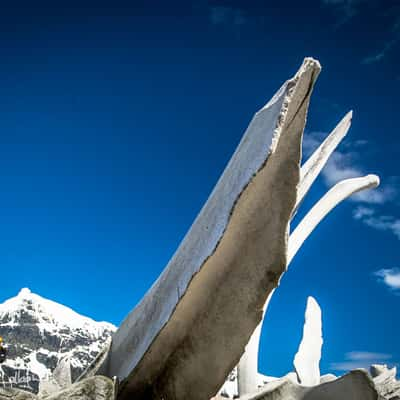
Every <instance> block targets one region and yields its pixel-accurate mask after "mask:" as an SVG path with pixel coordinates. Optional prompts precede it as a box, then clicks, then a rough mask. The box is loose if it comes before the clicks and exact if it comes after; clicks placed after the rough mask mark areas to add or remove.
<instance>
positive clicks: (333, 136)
mask: <svg viewBox="0 0 400 400" xmlns="http://www.w3.org/2000/svg"><path fill="white" fill-rule="evenodd" d="M352 117H353V112H352V111H350V112H348V113H347V114H346V115H345V116H344V118H343V119H342V120H341V121H340V122H339V124H338V125H337V126H336V127H335V129H334V130H333V131H332V132H331V133H330V134H329V135H328V136H327V137H326V139H325V140H324V141H323V142H322V143H321V145H320V146H319V147H318V148H317V150H315V151H314V153H313V154H312V155H311V156H310V157H309V158H308V159H307V161H306V162H305V163H304V164H303V165H302V167H301V170H300V183H299V186H298V188H297V201H296V206H295V210H294V213H295V212H296V211H297V209H298V208H299V206H300V204H301V203H302V201H303V200H304V197H305V196H306V195H307V193H308V191H309V189H310V188H311V186H312V184H313V183H314V181H315V180H316V178H317V177H318V176H319V174H320V172H321V171H322V169H323V167H324V166H325V164H326V162H327V161H328V160H329V157H330V156H331V154H332V153H333V152H334V151H335V149H336V147H337V146H338V145H339V144H340V142H341V141H342V140H343V138H344V137H345V136H346V134H347V132H348V130H349V129H350V126H351V119H352ZM378 185H379V177H378V176H376V175H371V174H370V175H367V176H365V177H362V178H352V179H345V180H342V181H341V182H339V183H337V184H336V185H335V186H334V187H333V188H331V189H330V190H329V191H328V192H327V193H326V194H325V195H324V196H323V197H322V198H321V199H320V200H319V201H318V202H317V203H316V204H315V205H314V206H313V207H312V209H311V210H310V211H309V212H308V213H307V214H306V216H305V217H304V218H303V219H302V220H301V222H300V223H299V224H298V225H297V227H296V229H295V230H294V231H293V233H291V234H290V236H289V243H288V258H287V262H288V266H289V264H290V262H291V261H292V260H293V258H294V256H295V255H296V253H297V252H298V250H299V249H300V247H301V245H302V244H303V243H304V242H305V240H306V239H307V238H308V237H309V235H310V234H311V233H312V231H313V230H314V229H315V228H316V227H317V225H318V224H319V223H320V222H321V221H322V219H323V218H325V216H326V215H327V214H328V213H329V212H330V211H332V210H333V209H334V208H335V207H336V206H337V205H338V204H339V203H340V202H342V201H343V200H345V199H347V198H348V197H350V196H351V195H353V194H354V193H357V192H360V191H362V190H366V189H372V188H375V187H377V186H378ZM273 293H274V290H273V291H272V292H271V293H270V294H269V296H268V299H267V301H266V303H265V304H264V309H263V313H264V316H263V320H262V321H261V322H260V324H259V325H258V326H257V328H256V329H255V330H254V333H253V335H252V337H251V338H250V340H249V343H248V344H247V346H246V350H245V352H244V354H243V355H242V357H241V359H240V362H239V364H238V366H237V376H238V394H239V395H240V396H242V395H244V394H249V393H253V392H254V391H255V390H257V387H258V386H259V385H260V374H259V372H258V354H259V345H260V336H261V329H262V324H263V321H264V317H265V313H266V311H267V308H268V304H269V301H270V299H271V297H272V295H273Z"/></svg>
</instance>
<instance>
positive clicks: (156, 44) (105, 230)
mask: <svg viewBox="0 0 400 400" xmlns="http://www.w3.org/2000/svg"><path fill="white" fill-rule="evenodd" d="M146 3H149V2H119V1H116V2H113V5H112V6H111V5H110V2H102V1H97V2H96V3H95V5H92V4H89V3H85V2H80V3H79V5H75V4H74V2H68V3H64V4H67V5H65V6H60V5H58V6H57V8H54V7H55V6H54V3H53V4H52V5H50V4H45V3H40V2H35V4H33V3H31V5H26V4H24V3H22V2H17V3H14V5H12V6H11V5H3V6H2V11H1V13H0V14H1V15H0V50H1V54H2V62H1V63H0V77H1V91H0V140H1V142H0V185H1V188H2V193H1V196H0V213H1V221H2V223H1V225H0V265H1V266H2V272H3V273H2V275H3V285H2V291H1V297H2V298H1V299H0V301H3V300H5V299H6V298H9V297H11V296H14V295H16V293H17V292H18V291H19V289H20V288H21V287H24V286H28V287H30V288H31V290H32V291H34V292H36V293H38V294H40V295H42V296H44V297H48V298H51V299H53V300H56V301H58V302H61V303H63V304H66V305H68V306H70V307H72V308H74V309H75V310H77V311H78V312H80V313H83V314H85V315H89V316H91V317H93V318H95V319H98V320H108V321H110V322H113V323H115V324H117V325H118V324H119V323H120V322H121V320H122V319H123V318H124V316H125V315H126V314H127V313H128V311H129V310H130V309H131V308H132V307H133V306H134V305H135V304H136V303H137V302H138V301H139V300H140V298H141V297H142V296H143V295H144V293H145V292H146V290H147V289H148V288H149V287H150V285H151V284H152V282H153V281H154V280H155V279H156V278H157V276H158V275H159V274H160V272H161V271H162V269H163V268H164V266H165V265H166V263H167V262H168V260H169V258H170V257H171V255H172V254H173V252H174V251H175V249H176V247H177V246H178V244H179V242H180V241H181V239H182V238H183V236H184V234H185V233H186V231H187V230H188V228H189V226H190V225H191V223H192V221H193V219H194V218H195V216H196V215H197V213H198V211H199V210H200V208H201V206H202V204H203V203H204V201H205V200H206V199H207V197H208V194H209V193H210V191H211V189H212V188H213V186H214V185H215V183H216V181H217V179H218V177H219V175H220V174H221V172H222V171H223V169H224V167H225V165H226V163H227V161H228V160H229V158H230V156H231V154H232V153H233V151H234V149H235V148H236V146H237V144H238V142H239V140H240V138H241V136H242V134H243V132H244V130H245V128H246V127H247V124H248V123H249V121H250V119H251V117H252V115H253V114H254V112H255V111H256V110H257V109H259V108H260V107H261V106H263V105H264V104H265V103H266V102H267V101H268V100H269V98H270V97H271V96H272V95H273V94H274V92H275V91H276V90H277V89H278V88H279V86H280V85H281V84H282V82H283V81H284V80H286V79H287V78H289V77H290V76H292V75H293V74H294V73H295V71H296V69H297V68H298V66H299V65H300V64H301V62H302V60H303V58H304V57H305V56H313V57H315V58H318V59H319V60H320V62H321V64H322V66H323V70H322V74H321V76H320V78H319V80H318V82H317V86H316V88H315V91H314V94H313V97H312V101H311V106H310V111H309V117H308V122H307V132H306V141H305V151H306V153H307V152H309V151H310V150H311V149H312V148H313V147H314V146H315V145H316V143H318V141H319V140H321V138H322V137H324V135H326V134H327V133H328V132H329V131H330V130H331V129H332V128H333V127H334V125H335V124H336V123H337V122H338V121H339V120H340V119H341V118H342V117H343V116H344V114H345V113H346V112H347V111H349V110H350V109H353V110H354V117H353V125H352V128H351V130H350V132H349V134H348V138H347V139H346V140H345V142H344V143H343V144H342V145H341V146H340V147H339V149H338V152H337V153H336V155H335V156H334V158H333V159H332V161H331V162H330V164H329V165H328V166H327V168H326V169H325V170H324V172H323V174H322V175H321V177H320V178H319V180H318V181H317V182H316V184H315V185H314V187H313V189H312V191H311V192H310V194H309V195H308V197H307V199H306V201H305V202H304V203H303V205H302V209H301V211H300V213H299V214H298V216H297V221H298V219H299V218H301V216H302V215H304V212H305V211H307V210H308V209H309V208H310V207H311V206H312V204H313V203H314V202H315V201H316V200H318V198H319V197H320V196H321V195H322V194H323V193H324V192H325V191H326V190H327V188H329V187H330V186H331V185H332V184H333V183H335V182H336V181H337V180H338V179H342V178H344V177H349V176H354V175H358V174H365V173H376V174H378V175H379V176H380V177H381V181H382V185H381V188H380V189H379V190H378V191H376V192H374V193H370V194H369V195H365V194H364V195H362V196H358V197H355V198H353V199H352V200H348V201H346V202H345V203H343V204H341V205H340V206H339V207H338V208H337V209H335V210H334V212H332V213H331V214H330V215H329V217H328V218H327V219H326V220H324V221H323V223H321V225H320V226H319V227H318V228H317V229H316V231H314V233H313V234H312V236H311V237H310V238H309V240H308V241H307V242H306V243H305V244H304V246H303V247H302V249H301V251H300V252H299V254H298V255H297V256H296V258H295V259H294V260H293V262H292V264H291V266H290V269H289V271H288V273H287V274H286V275H285V277H284V278H283V280H282V282H281V285H280V287H279V289H278V290H277V291H276V293H275V295H274V297H273V299H272V302H271V306H270V309H269V311H268V314H267V317H266V325H265V328H264V330H263V335H262V349H261V354H260V364H261V366H260V367H261V372H263V373H266V374H269V375H283V374H285V373H286V372H289V371H290V370H292V360H293V357H294V354H295V352H296V350H297V346H298V344H299V341H300V338H301V334H302V324H303V318H304V308H305V304H306V300H307V296H308V295H312V296H314V297H315V298H316V299H317V301H318V302H319V304H320V306H321V308H322V312H323V329H324V348H323V358H322V362H321V369H322V371H323V372H334V373H338V374H339V373H342V372H343V370H346V369H348V368H352V367H356V366H362V365H364V364H368V363H371V362H387V363H389V364H397V363H398V362H400V348H399V345H398V338H397V336H398V335H397V332H398V331H399V329H400V322H399V318H398V310H399V305H400V297H399V296H398V294H399V293H400V270H399V269H398V268H399V267H400V260H399V252H398V249H399V240H400V213H399V189H400V188H399V182H400V180H399V179H400V178H399V167H398V157H399V150H398V149H399V144H400V143H399V142H400V141H399V138H398V122H397V115H398V104H399V101H398V91H399V89H400V72H399V62H400V57H399V54H400V52H399V49H400V4H399V2H398V1H385V2H379V1H363V0H315V1H308V2H303V3H299V2H295V1H293V2H292V1H287V2H285V3H284V4H285V5H284V6H282V5H279V3H278V2H277V3H276V4H275V5H272V4H271V2H265V1H264V2H251V5H249V2H233V1H232V2H229V1H226V2H207V1H186V2H183V3H178V2H168V4H167V3H166V2H152V4H151V6H150V5H149V4H147V5H146ZM77 4H78V3H77ZM295 222H296V221H295ZM238 323H240V320H238Z"/></svg>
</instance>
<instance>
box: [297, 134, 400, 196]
mask: <svg viewBox="0 0 400 400" xmlns="http://www.w3.org/2000/svg"><path fill="white" fill-rule="evenodd" d="M326 136H327V134H326V133H324V132H320V131H316V132H307V133H306V134H305V135H304V139H303V152H304V154H305V156H306V157H307V156H310V155H311V154H312V153H313V151H314V150H315V149H316V148H317V147H318V146H319V145H320V144H321V142H322V141H323V139H324V138H325V137H326ZM367 143H368V142H367V141H366V140H361V139H360V140H357V141H355V142H349V141H346V142H344V143H343V145H342V147H343V148H344V150H342V151H339V150H336V151H335V152H334V153H333V154H332V155H331V157H330V158H329V160H328V162H327V163H326V165H325V167H324V169H323V170H322V171H321V175H322V177H323V179H324V182H325V184H326V185H327V186H328V187H331V186H333V185H335V184H336V183H337V182H339V181H341V180H343V179H349V178H356V177H359V176H363V175H365V174H366V173H365V171H364V170H363V168H361V167H360V166H359V164H358V160H359V158H360V157H359V155H358V153H357V152H356V151H355V150H356V149H359V148H360V147H363V146H365V144H367ZM395 194H396V190H395V189H394V187H392V186H391V185H390V184H387V185H383V186H381V187H379V188H377V189H371V190H364V191H362V192H359V193H356V194H354V195H352V196H351V197H350V200H351V201H353V202H358V203H365V204H384V203H386V202H388V201H390V200H392V198H393V197H394V196H395Z"/></svg>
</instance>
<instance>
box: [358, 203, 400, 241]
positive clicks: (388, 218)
mask: <svg viewBox="0 0 400 400" xmlns="http://www.w3.org/2000/svg"><path fill="white" fill-rule="evenodd" d="M353 218H354V219H356V220H359V221H361V222H363V223H364V224H365V225H367V226H369V227H371V228H374V229H377V230H379V231H389V232H391V233H393V234H394V235H395V236H396V237H397V238H398V239H400V219H399V218H396V217H394V216H392V215H383V214H377V213H376V211H375V210H374V209H373V208H371V207H364V206H358V207H357V208H355V209H354V211H353Z"/></svg>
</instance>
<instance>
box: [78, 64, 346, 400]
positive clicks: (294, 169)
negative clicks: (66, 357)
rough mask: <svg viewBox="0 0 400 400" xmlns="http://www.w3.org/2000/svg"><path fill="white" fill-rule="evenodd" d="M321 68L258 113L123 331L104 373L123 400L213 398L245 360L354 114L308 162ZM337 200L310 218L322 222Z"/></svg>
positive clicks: (307, 71) (304, 72)
mask: <svg viewBox="0 0 400 400" xmlns="http://www.w3.org/2000/svg"><path fill="white" fill-rule="evenodd" d="M319 72H320V65H319V63H318V61H316V60H314V59H312V58H306V59H305V60H304V62H303V64H302V66H301V67H300V69H299V71H298V72H297V73H296V75H295V76H294V77H293V78H292V79H290V80H288V81H287V82H285V83H284V84H283V86H282V87H281V88H280V89H279V90H278V92H277V93H276V94H275V95H274V96H273V98H272V99H271V100H270V101H269V102H268V103H267V104H266V105H265V106H264V107H263V108H262V109H261V110H260V111H258V112H257V113H256V114H255V115H254V117H253V119H252V121H251V122H250V125H249V127H248V128H247V130H246V132H245V134H244V136H243V138H242V140H241V142H240V143H239V146H238V148H237V149H236V151H235V153H234V154H233V156H232V158H231V160H230V161H229V163H228V165H227V167H226V169H225V171H224V172H223V174H222V176H221V178H220V179H219V181H218V182H217V184H216V186H215V188H214V190H213V191H212V193H211V195H210V197H209V198H208V200H207V202H206V203H205V205H204V206H203V208H202V210H201V211H200V213H199V215H198V216H197V218H196V219H195V221H194V223H193V225H192V226H191V228H190V229H189V231H188V233H187V234H186V236H185V238H184V239H183V241H182V243H181V244H180V246H179V247H178V249H177V251H176V253H175V254H174V255H173V257H172V258H171V260H170V262H169V263H168V265H167V266H166V268H165V269H164V271H163V272H162V274H161V275H160V277H159V278H158V279H157V281H156V282H155V283H154V284H153V286H152V287H151V288H150V289H149V291H148V292H147V293H146V295H145V296H144V298H143V299H142V300H141V301H140V303H139V304H138V305H137V306H136V307H135V308H134V309H133V310H132V311H131V312H130V313H129V314H128V316H127V317H126V318H125V320H124V321H123V322H122V324H121V326H120V327H119V328H118V330H117V331H116V332H115V334H114V335H113V339H112V343H111V346H110V350H109V351H108V353H107V355H106V357H102V358H101V362H100V365H99V366H98V367H96V373H98V374H104V375H107V376H116V377H117V378H118V379H119V381H120V387H119V394H118V397H119V399H121V400H124V399H128V398H130V397H134V398H135V399H144V398H146V399H155V400H156V399H157V400H161V399H164V400H168V399H174V400H186V399H188V398H190V399H191V400H207V399H209V398H210V397H211V396H213V395H214V394H215V393H216V392H217V390H218V389H219V388H220V387H221V385H222V384H223V382H224V380H225V378H226V377H227V376H228V374H229V372H230V371H231V370H232V369H233V367H234V366H235V365H237V364H238V362H239V360H240V358H241V356H242V354H243V353H244V351H245V348H246V345H247V343H248V342H249V340H250V338H251V336H252V334H253V332H254V331H255V329H256V328H257V326H259V324H260V322H261V321H262V318H263V314H264V312H263V309H264V308H265V307H264V305H265V304H266V303H267V300H268V298H269V297H270V296H271V294H272V293H273V290H274V288H275V287H277V285H278V284H279V281H280V278H281V276H282V274H283V273H284V272H285V271H286V268H287V265H288V261H289V259H290V256H289V258H288V251H289V253H290V252H291V251H292V252H293V250H291V248H293V247H291V246H294V245H293V244H291V243H293V242H292V241H290V240H289V247H288V238H289V225H290V220H291V218H292V216H293V214H294V212H295V211H296V209H297V207H298V205H299V203H300V202H301V200H302V198H303V197H304V196H305V194H306V193H307V191H308V189H309V188H310V187H311V184H312V182H313V181H314V180H315V178H316V176H317V175H318V173H319V172H320V170H321V168H322V166H323V164H324V163H325V161H326V159H327V158H328V157H329V155H330V154H331V152H332V151H333V149H334V147H335V143H336V141H338V140H339V137H340V136H341V135H344V134H345V133H343V132H344V131H345V130H346V127H347V125H348V124H349V120H350V119H351V115H348V116H347V119H346V120H345V121H344V122H343V124H342V126H340V127H339V128H338V131H339V132H338V133H335V134H334V135H333V136H332V140H330V141H329V143H325V145H324V146H322V145H321V147H320V148H319V149H318V150H317V152H316V153H314V155H313V156H312V157H311V158H310V160H308V161H307V162H306V164H304V166H303V167H302V168H300V162H301V143H302V135H303V131H304V126H305V121H306V115H307V111H308V105H309V101H310V96H311V92H312V89H313V86H314V83H315V81H316V79H317V76H318V75H319ZM339 125H340V124H339ZM339 141H340V140H339ZM324 160H325V161H324ZM350 186H351V187H353V185H352V184H351V185H350ZM346 188H347V186H346ZM335 193H336V192H335ZM328 194H329V193H328ZM331 196H332V195H331V194H329V198H331ZM340 197H341V195H340V194H339V195H338V196H336V197H335V198H340ZM324 204H325V203H324ZM330 204H331V203H330V202H329V201H328V202H327V207H326V205H324V207H322V208H321V207H319V208H318V207H317V210H316V211H314V213H313V214H312V216H311V217H309V218H311V220H312V222H313V223H315V225H316V224H317V223H318V222H319V221H317V220H318V218H323V214H324V213H325V214H326V213H327V212H328V211H329V210H328V211H327V210H326V208H328V209H329V208H330ZM321 215H322V216H321ZM306 218H307V217H306ZM309 233H310V232H308V233H307V234H306V235H305V236H304V235H302V234H299V235H298V238H297V241H296V242H295V244H296V243H300V244H301V243H302V240H303V241H304V240H305V237H306V236H308V234H309ZM238 321H240V323H238ZM257 329H258V328H257ZM253 336H254V335H253ZM248 347H249V346H247V350H248ZM246 353H247V351H246ZM257 353H258V342H257ZM249 354H253V353H251V352H250V353H249ZM254 354H256V353H254ZM254 354H253V355H254ZM250 359H251V362H250V363H248V364H246V365H245V369H246V368H247V370H248V371H251V368H253V369H254V370H255V372H256V374H257V372H258V371H257V368H256V367H257V365H256V364H254V360H255V363H256V362H257V361H256V358H254V357H253V358H251V357H250ZM91 373H94V372H93V369H91ZM84 376H85V375H83V377H84Z"/></svg>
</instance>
